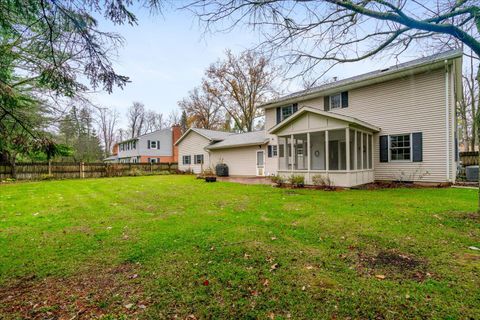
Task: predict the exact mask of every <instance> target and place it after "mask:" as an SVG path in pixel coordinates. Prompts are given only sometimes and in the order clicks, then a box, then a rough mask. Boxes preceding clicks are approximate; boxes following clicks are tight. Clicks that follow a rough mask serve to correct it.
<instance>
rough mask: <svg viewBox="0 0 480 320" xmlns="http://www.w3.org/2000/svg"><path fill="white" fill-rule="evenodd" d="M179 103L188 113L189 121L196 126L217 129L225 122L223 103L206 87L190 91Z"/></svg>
mask: <svg viewBox="0 0 480 320" xmlns="http://www.w3.org/2000/svg"><path fill="white" fill-rule="evenodd" d="M178 105H179V107H180V109H182V111H183V112H185V113H186V117H187V119H188V120H187V122H189V123H190V124H191V125H193V126H194V127H197V128H203V129H213V130H215V129H219V128H220V127H221V125H222V124H223V119H222V114H221V112H220V108H221V105H220V104H219V103H217V101H216V99H215V97H214V96H213V95H212V94H210V92H208V91H207V90H205V88H204V87H201V88H195V89H193V90H192V91H190V92H189V93H188V97H187V98H184V99H183V100H181V101H179V102H178Z"/></svg>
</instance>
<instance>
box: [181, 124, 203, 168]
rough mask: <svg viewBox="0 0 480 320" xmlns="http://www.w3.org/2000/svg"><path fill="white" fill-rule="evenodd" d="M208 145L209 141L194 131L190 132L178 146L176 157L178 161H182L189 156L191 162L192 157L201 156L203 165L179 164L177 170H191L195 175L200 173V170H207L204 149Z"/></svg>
mask: <svg viewBox="0 0 480 320" xmlns="http://www.w3.org/2000/svg"><path fill="white" fill-rule="evenodd" d="M209 144H210V140H208V139H207V138H205V137H203V136H201V135H199V134H198V133H196V132H195V131H190V133H189V134H188V135H187V136H186V137H185V138H184V139H183V140H182V141H180V143H179V144H178V156H179V159H183V157H184V156H190V157H191V160H194V159H193V157H194V155H199V154H201V155H203V165H202V164H195V163H190V164H183V163H180V164H179V165H178V168H179V169H180V170H183V171H186V170H192V171H193V172H195V173H200V172H201V170H202V168H203V169H207V168H209V156H208V152H206V151H205V147H206V146H208V145H209Z"/></svg>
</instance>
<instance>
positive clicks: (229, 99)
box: [203, 50, 276, 132]
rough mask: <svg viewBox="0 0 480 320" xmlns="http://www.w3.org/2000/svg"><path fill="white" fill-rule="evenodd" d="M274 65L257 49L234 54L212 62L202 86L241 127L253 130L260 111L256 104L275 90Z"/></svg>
mask: <svg viewBox="0 0 480 320" xmlns="http://www.w3.org/2000/svg"><path fill="white" fill-rule="evenodd" d="M275 71H276V70H275V68H274V67H273V66H272V65H271V63H270V60H269V59H267V58H266V57H265V56H263V55H261V54H259V53H258V52H254V51H245V52H243V53H241V54H239V55H234V54H233V53H232V52H231V51H228V50H227V52H226V58H225V60H220V61H218V62H217V63H215V64H212V65H211V66H210V67H209V68H208V69H207V71H206V73H205V79H204V81H203V88H204V90H205V91H206V92H207V93H208V95H209V96H211V97H213V99H214V102H215V103H216V104H218V105H219V106H221V107H222V108H223V109H224V110H225V111H226V112H227V113H228V114H229V115H230V117H231V119H232V120H233V122H234V123H235V127H237V128H238V129H239V130H240V131H245V132H249V131H253V129H254V121H255V119H257V118H258V117H259V116H261V114H260V113H259V112H258V110H257V107H258V106H259V105H260V104H261V103H263V102H265V101H266V100H267V98H268V97H269V94H272V93H273V92H274V90H273V87H272V83H273V78H274V75H275Z"/></svg>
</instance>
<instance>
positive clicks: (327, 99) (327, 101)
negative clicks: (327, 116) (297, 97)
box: [323, 96, 330, 111]
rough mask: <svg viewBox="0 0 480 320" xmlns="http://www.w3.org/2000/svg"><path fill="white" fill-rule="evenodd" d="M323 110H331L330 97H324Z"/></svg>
mask: <svg viewBox="0 0 480 320" xmlns="http://www.w3.org/2000/svg"><path fill="white" fill-rule="evenodd" d="M323 110H325V111H328V110H330V96H325V97H323Z"/></svg>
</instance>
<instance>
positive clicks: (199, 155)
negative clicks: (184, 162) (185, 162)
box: [193, 154, 205, 164]
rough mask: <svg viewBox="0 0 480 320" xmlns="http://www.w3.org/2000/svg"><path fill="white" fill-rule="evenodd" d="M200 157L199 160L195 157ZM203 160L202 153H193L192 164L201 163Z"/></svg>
mask: <svg viewBox="0 0 480 320" xmlns="http://www.w3.org/2000/svg"><path fill="white" fill-rule="evenodd" d="M199 157H201V159H202V160H201V162H197V159H198V158H199ZM204 161H205V157H204V156H203V154H195V155H193V164H203V163H204Z"/></svg>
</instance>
